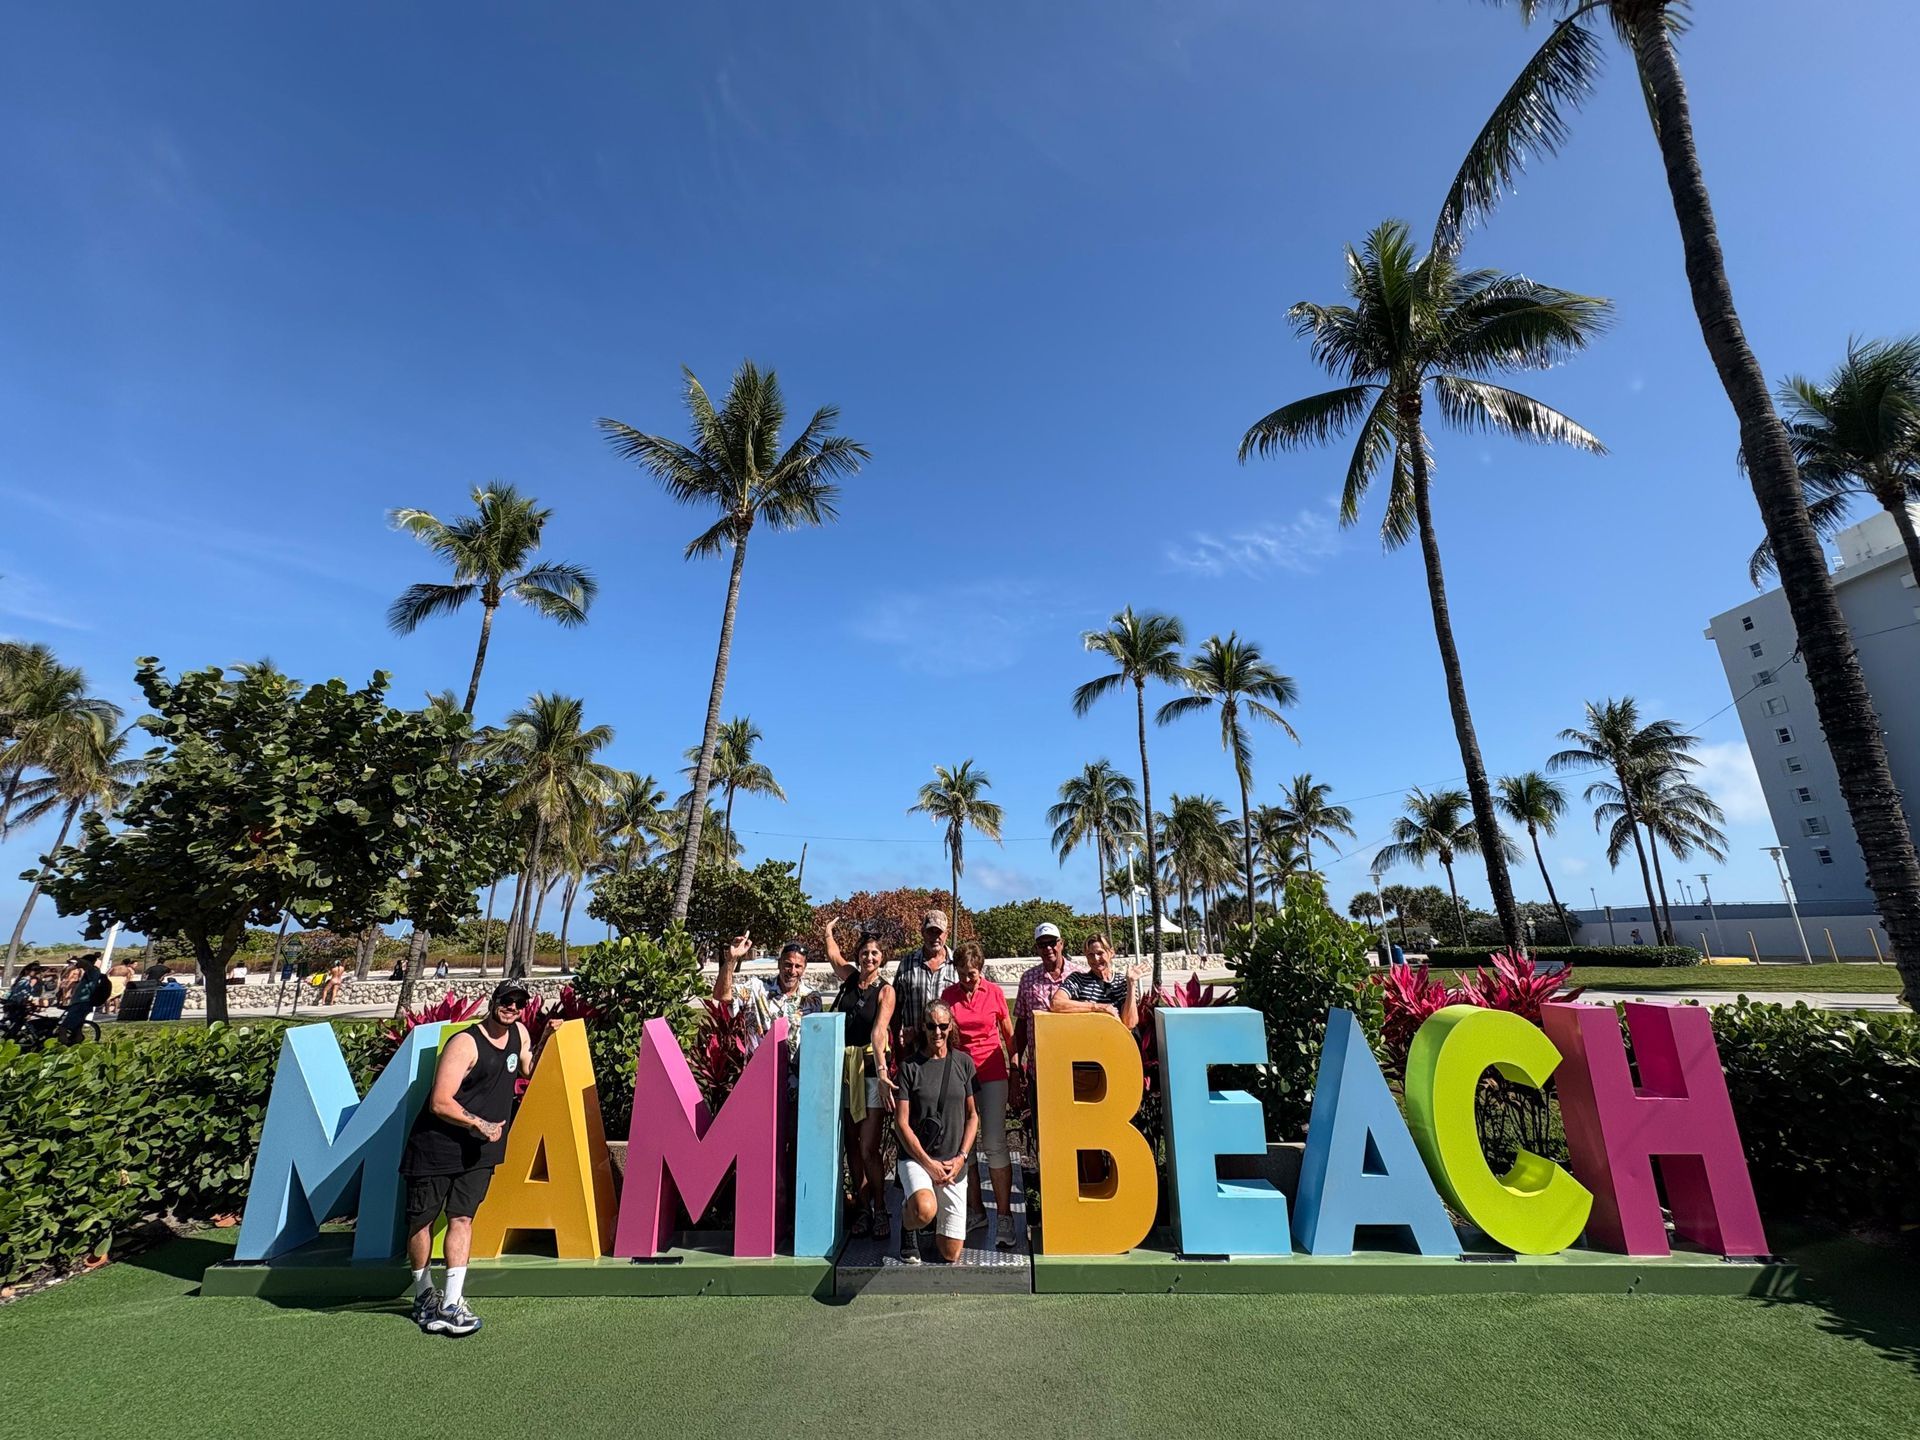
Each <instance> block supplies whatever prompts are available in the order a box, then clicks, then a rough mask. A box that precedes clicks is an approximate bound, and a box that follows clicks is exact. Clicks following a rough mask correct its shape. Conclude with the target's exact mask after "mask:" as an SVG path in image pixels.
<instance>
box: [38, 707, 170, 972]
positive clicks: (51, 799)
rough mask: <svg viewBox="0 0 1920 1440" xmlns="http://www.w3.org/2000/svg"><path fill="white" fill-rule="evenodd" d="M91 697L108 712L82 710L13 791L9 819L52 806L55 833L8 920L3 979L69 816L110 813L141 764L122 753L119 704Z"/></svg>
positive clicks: (70, 823) (70, 821)
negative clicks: (14, 809) (15, 805)
mask: <svg viewBox="0 0 1920 1440" xmlns="http://www.w3.org/2000/svg"><path fill="white" fill-rule="evenodd" d="M97 703H99V704H101V705H105V706H106V711H111V712H112V718H111V719H109V718H107V714H106V713H105V711H102V712H99V713H91V714H88V715H87V717H86V719H85V721H84V722H83V723H81V724H78V725H76V726H75V727H74V728H73V729H72V730H71V732H70V733H68V734H67V735H66V736H65V738H64V739H63V740H62V742H61V745H60V748H59V749H58V750H57V751H55V752H54V753H53V754H51V755H48V756H47V757H46V760H45V762H44V763H45V767H46V771H47V773H46V774H45V775H44V776H42V777H40V778H39V779H35V780H29V781H27V782H26V783H25V784H23V785H22V786H21V787H20V789H19V792H18V799H19V801H20V812H19V815H18V816H17V817H16V822H15V823H17V824H21V825H31V824H33V823H34V821H36V820H38V819H40V818H41V817H42V816H45V815H50V814H52V813H53V812H54V811H55V810H58V811H60V833H59V834H57V835H55V836H54V838H53V845H52V847H51V848H49V849H48V851H47V853H46V855H45V856H44V857H43V859H42V860H41V863H40V870H39V873H38V874H37V875H35V876H34V880H33V887H32V888H31V889H30V890H28V891H27V903H26V904H25V905H23V906H22V907H21V909H20V919H19V920H18V921H17V922H16V923H15V924H14V927H13V938H12V939H11V940H10V941H8V943H7V965H6V976H5V978H6V980H7V981H8V982H9V983H11V981H12V980H13V967H14V964H15V962H16V961H17V960H18V959H19V957H20V945H21V942H22V940H23V939H24V938H25V936H26V933H27V922H28V921H29V920H30V919H32V918H33V909H34V906H35V905H36V904H37V903H38V902H39V899H40V888H41V886H43V885H44V884H46V880H47V876H48V875H50V874H51V873H52V872H53V860H54V856H56V855H58V854H59V853H60V849H61V847H62V846H64V845H65V844H66V843H67V835H68V832H69V831H71V830H72V828H73V822H74V820H75V819H77V818H78V817H79V815H80V814H81V812H82V811H87V810H94V811H98V812H99V813H101V814H103V815H111V814H112V813H113V812H114V810H115V809H116V808H118V806H119V804H120V802H121V801H122V800H124V799H125V798H126V795H127V792H128V791H129V790H130V789H132V787H133V782H134V781H135V780H136V779H137V778H139V775H140V772H141V771H142V770H143V769H144V768H145V762H144V761H143V760H140V759H128V758H127V755H126V750H127V735H128V732H127V731H125V730H118V729H115V722H116V721H117V720H118V719H119V714H120V712H119V708H118V707H117V706H112V705H106V702H104V701H101V702H97Z"/></svg>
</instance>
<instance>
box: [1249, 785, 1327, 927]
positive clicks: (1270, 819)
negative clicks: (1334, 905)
mask: <svg viewBox="0 0 1920 1440" xmlns="http://www.w3.org/2000/svg"><path fill="white" fill-rule="evenodd" d="M1251 823H1252V826H1253V854H1254V858H1255V859H1256V860H1258V861H1259V870H1260V881H1261V883H1262V884H1264V885H1265V886H1266V887H1267V895H1268V898H1269V899H1270V900H1271V901H1272V902H1273V908H1274V909H1275V910H1278V909H1279V908H1280V907H1281V905H1282V903H1283V902H1284V897H1285V895H1286V889H1287V881H1288V880H1290V879H1292V878H1293V877H1294V876H1295V875H1307V876H1311V875H1313V874H1315V873H1316V872H1315V871H1314V868H1313V865H1312V863H1311V861H1310V860H1309V857H1308V856H1307V855H1306V854H1305V853H1304V852H1303V851H1302V850H1301V848H1300V837H1299V835H1298V833H1297V832H1296V831H1295V830H1294V828H1293V826H1292V824H1291V823H1289V821H1288V819H1287V812H1286V810H1285V809H1284V808H1283V807H1282V806H1279V805H1262V806H1260V807H1259V808H1258V809H1256V810H1255V811H1254V812H1253V815H1252V819H1251Z"/></svg>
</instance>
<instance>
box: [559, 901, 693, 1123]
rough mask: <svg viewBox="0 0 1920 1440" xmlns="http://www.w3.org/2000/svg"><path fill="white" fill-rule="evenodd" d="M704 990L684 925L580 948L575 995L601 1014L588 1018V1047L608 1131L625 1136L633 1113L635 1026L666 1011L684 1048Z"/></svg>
mask: <svg viewBox="0 0 1920 1440" xmlns="http://www.w3.org/2000/svg"><path fill="white" fill-rule="evenodd" d="M706 990H707V986H706V982H705V979H704V978H703V977H702V976H701V974H700V960H699V957H698V956H697V955H696V954H695V953H694V949H693V940H692V939H691V937H689V936H688V935H687V933H686V931H684V930H669V931H668V932H667V934H666V935H665V936H664V937H663V938H662V939H659V940H654V939H651V938H649V937H648V936H645V935H625V936H622V937H621V938H620V939H618V940H603V941H601V942H600V943H599V944H597V945H591V946H589V947H587V949H585V950H583V951H581V952H580V961H579V964H578V965H577V966H576V967H575V969H574V973H573V993H574V995H575V996H576V997H577V998H578V999H580V1000H581V1001H583V1002H584V1003H585V1004H588V1005H591V1006H592V1007H593V1008H594V1009H596V1010H598V1011H599V1012H600V1013H599V1015H598V1016H597V1017H595V1018H594V1019H593V1020H591V1021H589V1022H588V1025H587V1047H588V1049H589V1051H590V1052H591V1053H592V1056H593V1075H594V1081H595V1083H596V1084H597V1085H598V1086H599V1090H600V1115H601V1118H602V1120H603V1121H604V1122H605V1125H606V1132H607V1134H609V1135H624V1134H626V1133H627V1125H628V1122H629V1120H630V1119H631V1118H632V1115H633V1069H634V1058H635V1057H636V1056H637V1055H638V1054H639V1052H640V1027H641V1026H642V1025H643V1024H645V1023H646V1022H647V1021H648V1020H651V1019H654V1018H656V1017H658V1016H665V1017H666V1019H667V1021H668V1023H670V1024H671V1025H672V1026H673V1032H674V1034H675V1035H677V1036H678V1037H679V1039H680V1044H681V1046H682V1048H685V1047H686V1046H688V1045H690V1044H691V1042H692V1040H693V1037H694V1034H695V1032H696V1031H697V1030H698V1029H699V1023H700V1015H701V1012H700V1011H699V1010H698V1009H697V1008H696V1007H695V1005H694V1003H693V1002H694V1001H695V999H697V998H698V997H699V996H701V995H703V994H705V993H706Z"/></svg>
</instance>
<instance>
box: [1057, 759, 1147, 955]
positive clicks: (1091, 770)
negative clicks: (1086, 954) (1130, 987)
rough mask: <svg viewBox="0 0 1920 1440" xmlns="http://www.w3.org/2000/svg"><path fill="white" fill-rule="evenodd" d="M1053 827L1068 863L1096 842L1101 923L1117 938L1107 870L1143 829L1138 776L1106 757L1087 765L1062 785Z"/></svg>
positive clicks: (1063, 860)
mask: <svg viewBox="0 0 1920 1440" xmlns="http://www.w3.org/2000/svg"><path fill="white" fill-rule="evenodd" d="M1047 823H1048V824H1049V825H1051V826H1053V853H1054V854H1055V855H1057V856H1058V857H1059V858H1060V863H1061V864H1062V865H1065V864H1066V863H1067V857H1068V856H1069V855H1071V854H1072V853H1073V852H1074V851H1075V850H1077V849H1079V848H1080V846H1082V845H1084V844H1086V843H1087V842H1088V841H1092V842H1093V851H1094V858H1095V863H1096V865H1097V868H1098V872H1099V875H1100V924H1101V928H1102V929H1103V930H1104V931H1105V932H1106V936H1107V943H1108V944H1109V945H1111V944H1112V943H1113V917H1112V915H1111V914H1110V913H1109V912H1108V909H1107V873H1108V871H1109V869H1110V868H1111V867H1112V865H1113V860H1114V856H1115V854H1116V853H1117V851H1118V849H1119V837H1120V836H1121V835H1122V834H1125V833H1126V832H1128V831H1132V830H1138V829H1139V828H1140V801H1139V800H1138V798H1137V797H1136V796H1135V794H1134V789H1133V781H1131V780H1129V779H1128V778H1127V777H1126V776H1125V775H1122V774H1121V773H1120V772H1119V771H1118V770H1116V769H1114V768H1113V762H1112V761H1110V760H1107V759H1105V758H1104V757H1103V758H1101V759H1099V760H1095V761H1094V762H1093V763H1092V764H1090V765H1088V766H1086V767H1085V768H1084V769H1082V770H1081V772H1080V773H1079V774H1078V775H1075V776H1073V777H1072V778H1070V779H1068V780H1064V781H1062V782H1061V785H1060V800H1059V802H1058V803H1057V804H1055V805H1052V806H1050V807H1049V808H1048V810H1047Z"/></svg>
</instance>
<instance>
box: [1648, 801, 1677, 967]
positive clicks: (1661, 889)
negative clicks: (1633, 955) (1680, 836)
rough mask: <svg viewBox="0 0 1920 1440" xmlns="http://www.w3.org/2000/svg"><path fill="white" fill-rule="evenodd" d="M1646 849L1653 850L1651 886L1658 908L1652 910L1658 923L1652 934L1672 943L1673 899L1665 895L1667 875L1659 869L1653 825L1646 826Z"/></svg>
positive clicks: (1657, 841) (1667, 942) (1658, 856)
mask: <svg viewBox="0 0 1920 1440" xmlns="http://www.w3.org/2000/svg"><path fill="white" fill-rule="evenodd" d="M1647 849H1649V850H1651V851H1652V852H1653V888H1654V894H1655V895H1657V896H1658V897H1659V900H1660V908H1659V910H1657V911H1655V912H1654V919H1655V920H1656V921H1658V922H1659V923H1658V924H1656V925H1655V926H1654V934H1655V935H1656V936H1657V937H1659V939H1660V943H1661V944H1663V945H1671V944H1673V901H1672V900H1671V899H1669V898H1668V896H1667V877H1666V876H1665V875H1664V874H1663V873H1662V872H1661V869H1660V837H1659V836H1658V835H1656V834H1654V833H1653V827H1652V826H1651V825H1649V826H1648V827H1647Z"/></svg>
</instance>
